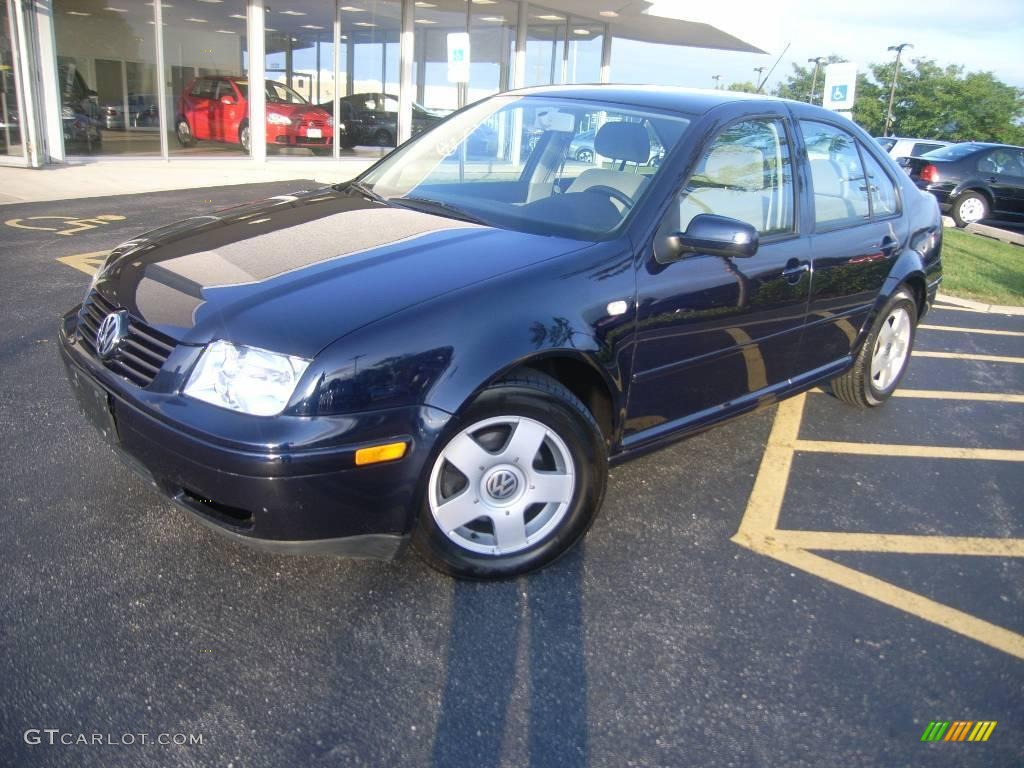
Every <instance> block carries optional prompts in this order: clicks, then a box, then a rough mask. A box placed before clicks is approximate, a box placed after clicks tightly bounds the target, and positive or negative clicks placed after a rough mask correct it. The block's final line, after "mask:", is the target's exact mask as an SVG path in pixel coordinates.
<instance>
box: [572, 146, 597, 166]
mask: <svg viewBox="0 0 1024 768" xmlns="http://www.w3.org/2000/svg"><path fill="white" fill-rule="evenodd" d="M576 159H577V160H578V161H579V162H581V163H592V162H594V151H593V150H592V149H587V148H586V147H584V148H583V149H580V150H577V152H576Z"/></svg>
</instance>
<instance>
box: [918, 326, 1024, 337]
mask: <svg viewBox="0 0 1024 768" xmlns="http://www.w3.org/2000/svg"><path fill="white" fill-rule="evenodd" d="M917 327H918V328H919V329H920V330H922V331H949V332H950V333H981V334H985V335H986V336H1024V331H993V330H989V329H988V328H960V327H959V326H956V325H919V326H917Z"/></svg>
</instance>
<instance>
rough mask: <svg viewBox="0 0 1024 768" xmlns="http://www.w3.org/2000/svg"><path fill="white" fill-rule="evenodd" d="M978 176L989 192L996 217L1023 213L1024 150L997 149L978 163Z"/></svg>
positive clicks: (985, 155) (984, 155) (986, 154)
mask: <svg viewBox="0 0 1024 768" xmlns="http://www.w3.org/2000/svg"><path fill="white" fill-rule="evenodd" d="M978 174H979V175H980V176H981V177H982V179H983V180H984V182H985V183H986V184H987V185H988V187H989V189H991V190H992V197H993V199H994V201H995V202H994V204H993V206H992V210H993V212H994V213H996V214H1002V215H1004V216H1005V215H1010V216H1017V215H1020V214H1024V151H1022V150H1019V149H1015V148H1013V147H998V148H996V149H993V150H990V151H988V152H986V153H984V154H983V155H982V156H981V158H980V160H979V161H978Z"/></svg>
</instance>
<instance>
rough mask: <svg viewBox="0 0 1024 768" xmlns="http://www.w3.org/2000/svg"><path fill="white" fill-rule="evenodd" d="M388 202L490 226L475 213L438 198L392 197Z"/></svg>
mask: <svg viewBox="0 0 1024 768" xmlns="http://www.w3.org/2000/svg"><path fill="white" fill-rule="evenodd" d="M388 202H389V203H392V204H394V205H400V206H403V207H405V208H413V209H415V210H417V211H423V212H424V213H436V214H438V215H439V216H446V217H448V218H449V219H459V220H460V221H468V222H470V223H471V224H483V225H485V226H490V225H489V224H488V223H487V222H486V221H484V220H483V219H481V218H480V217H479V216H477V215H476V214H472V213H470V212H469V211H467V210H464V209H462V208H460V207H459V206H457V205H452V204H451V203H445V202H442V201H440V200H428V199H427V198H425V197H392V198H389V199H388Z"/></svg>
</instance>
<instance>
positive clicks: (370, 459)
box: [356, 442, 408, 467]
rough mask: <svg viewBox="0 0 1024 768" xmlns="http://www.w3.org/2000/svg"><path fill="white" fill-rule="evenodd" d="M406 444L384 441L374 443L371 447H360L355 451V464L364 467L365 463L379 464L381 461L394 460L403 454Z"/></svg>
mask: <svg viewBox="0 0 1024 768" xmlns="http://www.w3.org/2000/svg"><path fill="white" fill-rule="evenodd" d="M407 447H408V446H407V445H406V444H405V443H404V442H401V443H386V444H384V445H375V446H373V447H372V448H360V449H359V450H358V451H356V466H357V467H365V466H366V465H367V464H380V463H381V462H382V461H394V460H395V459H400V458H402V457H403V456H405V449H406V448H407Z"/></svg>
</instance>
